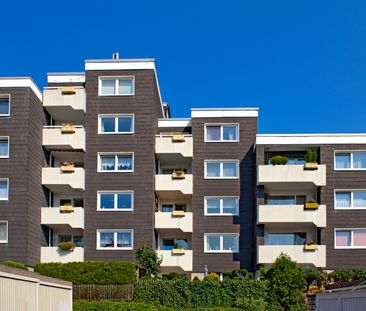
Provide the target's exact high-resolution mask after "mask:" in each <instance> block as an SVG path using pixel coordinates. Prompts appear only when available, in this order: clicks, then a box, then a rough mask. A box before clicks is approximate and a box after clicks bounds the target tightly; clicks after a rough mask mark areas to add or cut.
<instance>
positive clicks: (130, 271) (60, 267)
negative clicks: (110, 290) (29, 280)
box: [34, 261, 136, 285]
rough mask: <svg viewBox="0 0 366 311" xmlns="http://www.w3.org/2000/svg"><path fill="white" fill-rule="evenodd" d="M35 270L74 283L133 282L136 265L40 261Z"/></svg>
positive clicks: (127, 263) (128, 263)
mask: <svg viewBox="0 0 366 311" xmlns="http://www.w3.org/2000/svg"><path fill="white" fill-rule="evenodd" d="M34 271H35V272H38V273H40V274H42V275H46V276H49V277H53V278H57V279H62V280H66V281H70V282H73V283H74V284H99V285H107V284H116V285H118V284H132V283H134V282H135V281H136V265H135V264H134V263H130V262H87V261H86V262H70V263H38V264H36V265H35V267H34Z"/></svg>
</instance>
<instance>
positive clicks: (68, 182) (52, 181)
mask: <svg viewBox="0 0 366 311" xmlns="http://www.w3.org/2000/svg"><path fill="white" fill-rule="evenodd" d="M42 185H44V186H46V187H47V188H49V189H51V190H52V191H54V192H67V191H70V190H76V191H84V190H85V171H84V169H83V168H81V167H76V168H75V169H74V172H72V173H63V172H62V171H61V168H60V167H43V168H42Z"/></svg>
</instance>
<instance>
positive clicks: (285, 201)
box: [266, 195, 306, 205]
mask: <svg viewBox="0 0 366 311" xmlns="http://www.w3.org/2000/svg"><path fill="white" fill-rule="evenodd" d="M305 203H306V195H276V196H268V198H267V199H266V204H267V205H305Z"/></svg>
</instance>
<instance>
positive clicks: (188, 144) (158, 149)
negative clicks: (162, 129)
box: [155, 134, 193, 158]
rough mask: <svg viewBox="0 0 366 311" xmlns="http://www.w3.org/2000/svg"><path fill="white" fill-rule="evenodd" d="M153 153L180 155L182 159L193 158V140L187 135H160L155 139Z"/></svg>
mask: <svg viewBox="0 0 366 311" xmlns="http://www.w3.org/2000/svg"><path fill="white" fill-rule="evenodd" d="M155 153H156V154H157V155H159V154H176V153H178V154H181V155H182V156H183V157H189V158H192V157H193V138H192V135H189V134H180V135H174V134H160V135H156V138H155Z"/></svg>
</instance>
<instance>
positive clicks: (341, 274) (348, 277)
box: [330, 269, 355, 281]
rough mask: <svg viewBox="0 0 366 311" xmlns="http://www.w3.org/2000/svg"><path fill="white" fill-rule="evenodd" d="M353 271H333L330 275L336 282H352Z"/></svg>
mask: <svg viewBox="0 0 366 311" xmlns="http://www.w3.org/2000/svg"><path fill="white" fill-rule="evenodd" d="M354 274H355V273H354V271H353V270H347V269H337V270H335V271H333V272H332V273H331V274H330V275H331V277H333V278H334V280H335V281H352V280H353V277H354Z"/></svg>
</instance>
